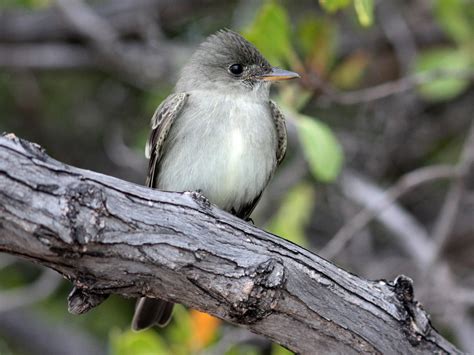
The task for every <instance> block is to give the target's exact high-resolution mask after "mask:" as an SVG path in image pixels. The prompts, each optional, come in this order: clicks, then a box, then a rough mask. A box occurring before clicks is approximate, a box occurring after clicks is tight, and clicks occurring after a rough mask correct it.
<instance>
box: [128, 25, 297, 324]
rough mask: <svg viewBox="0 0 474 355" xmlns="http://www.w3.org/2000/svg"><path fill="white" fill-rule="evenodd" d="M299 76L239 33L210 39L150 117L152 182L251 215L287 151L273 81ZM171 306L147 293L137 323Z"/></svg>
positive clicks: (159, 319) (155, 319)
mask: <svg viewBox="0 0 474 355" xmlns="http://www.w3.org/2000/svg"><path fill="white" fill-rule="evenodd" d="M298 77H299V75H298V74H296V73H293V72H290V71H286V70H282V69H279V68H275V67H272V66H271V65H270V64H269V63H268V61H267V60H266V59H265V58H264V57H263V56H262V55H261V54H260V52H259V51H258V50H257V48H255V47H254V46H253V45H252V44H251V43H250V42H248V41H247V40H246V39H244V38H243V37H242V36H241V35H239V34H238V33H235V32H232V31H230V30H222V31H219V32H217V33H216V34H214V35H212V36H210V37H209V38H207V39H206V41H205V42H204V43H202V44H201V46H200V47H199V48H198V49H197V51H196V52H195V53H194V54H193V56H192V57H191V59H190V60H189V63H188V64H187V65H186V66H185V67H184V68H183V71H182V73H181V77H180V79H179V81H178V83H177V85H176V88H175V91H174V93H173V94H171V95H170V96H168V97H167V98H166V99H165V100H164V101H163V102H162V103H161V105H160V106H159V107H158V108H157V109H156V111H155V114H154V115H153V117H152V119H151V129H152V132H151V135H150V138H149V139H148V142H147V145H146V156H147V158H149V159H150V162H149V171H148V178H147V181H146V184H147V186H149V187H153V188H156V189H160V190H167V191H197V192H199V193H201V194H202V195H204V196H205V197H206V198H208V199H209V201H211V202H212V203H214V204H215V205H217V206H218V207H219V208H221V209H224V210H226V211H229V212H230V213H232V214H234V215H235V216H238V217H240V218H243V219H248V218H249V215H250V213H252V211H253V209H254V208H255V205H256V204H257V202H258V200H259V199H260V196H261V195H262V192H263V190H264V189H265V187H266V186H267V184H268V181H269V180H270V178H271V177H272V175H273V173H274V171H275V169H276V167H277V166H278V165H279V164H280V163H281V161H282V159H283V157H284V156H285V151H286V126H285V119H284V117H283V115H282V113H281V112H280V110H279V109H278V107H277V106H276V104H275V103H274V102H273V101H271V100H270V97H269V92H270V83H271V82H272V81H276V80H287V79H293V78H298ZM172 309H173V304H172V303H170V302H167V301H163V300H160V299H151V298H145V297H143V298H141V299H140V300H139V301H138V303H137V307H136V309H135V316H134V318H133V323H132V328H133V329H134V330H141V329H146V328H149V327H151V326H153V325H158V326H161V327H163V326H165V325H166V324H168V322H169V320H170V318H171V312H172Z"/></svg>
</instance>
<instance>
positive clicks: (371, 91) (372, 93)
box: [312, 69, 474, 105]
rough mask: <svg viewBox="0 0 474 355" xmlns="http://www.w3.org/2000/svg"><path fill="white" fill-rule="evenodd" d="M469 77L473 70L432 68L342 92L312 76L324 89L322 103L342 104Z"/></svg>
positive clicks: (365, 100)
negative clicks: (427, 84) (439, 81)
mask: <svg viewBox="0 0 474 355" xmlns="http://www.w3.org/2000/svg"><path fill="white" fill-rule="evenodd" d="M447 78H452V79H468V80H472V79H473V78H474V71H472V70H446V69H443V70H432V71H428V72H422V73H417V74H414V75H409V76H405V77H403V78H400V79H397V80H394V81H389V82H387V83H383V84H381V85H377V86H373V87H370V88H367V89H361V90H357V91H350V92H341V91H338V90H336V89H334V88H333V87H331V86H329V85H328V84H327V83H322V82H321V81H320V80H318V79H317V78H312V79H313V80H312V81H313V84H314V86H315V87H316V88H318V89H322V90H323V92H324V95H323V96H321V97H320V98H318V102H320V103H322V104H329V103H338V104H342V105H354V104H359V103H365V102H371V101H375V100H379V99H382V98H384V97H387V96H391V95H395V94H399V93H402V92H405V91H407V90H411V89H413V88H415V87H416V86H418V85H422V84H426V83H430V82H433V81H435V80H439V79H447Z"/></svg>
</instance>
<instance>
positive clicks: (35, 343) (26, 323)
mask: <svg viewBox="0 0 474 355" xmlns="http://www.w3.org/2000/svg"><path fill="white" fill-rule="evenodd" d="M47 318H49V317H45V316H44V314H41V313H38V312H37V311H35V310H33V309H15V310H13V311H8V312H2V313H1V316H0V335H1V338H2V340H4V339H6V340H7V341H8V342H9V343H12V344H13V345H14V346H15V350H18V353H20V354H29V355H40V354H41V355H43V354H48V355H84V354H87V355H103V354H107V349H106V346H105V344H101V343H99V342H98V341H97V340H96V339H95V338H94V337H93V336H92V335H90V334H88V333H87V332H85V331H84V330H82V329H80V328H74V327H72V326H71V324H70V323H68V322H67V321H61V322H59V324H58V323H54V322H53V321H47Z"/></svg>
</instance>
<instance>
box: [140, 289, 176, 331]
mask: <svg viewBox="0 0 474 355" xmlns="http://www.w3.org/2000/svg"><path fill="white" fill-rule="evenodd" d="M172 312H173V303H170V302H167V301H163V300H160V299H155V298H146V297H142V298H140V299H139V300H138V301H137V306H136V308H135V315H134V316H133V321H132V329H133V330H135V331H139V330H144V329H148V328H150V327H152V326H154V325H157V326H159V327H164V326H166V325H167V324H168V323H169V321H170V319H171V314H172Z"/></svg>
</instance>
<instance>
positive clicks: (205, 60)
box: [177, 30, 299, 95]
mask: <svg viewBox="0 0 474 355" xmlns="http://www.w3.org/2000/svg"><path fill="white" fill-rule="evenodd" d="M294 78H299V75H298V74H297V73H294V72H290V71H287V70H283V69H280V68H276V67H272V66H271V65H270V63H269V62H268V61H267V60H266V59H265V57H264V56H263V55H262V54H261V53H260V52H259V51H258V49H257V48H255V46H254V45H253V44H252V43H250V42H249V41H247V40H246V39H245V38H244V37H242V36H241V35H240V34H238V33H236V32H233V31H230V30H221V31H219V32H217V33H216V34H213V35H211V36H209V37H208V38H207V39H206V40H205V41H204V42H203V43H202V44H201V45H200V47H199V48H198V49H197V50H196V52H195V53H194V54H193V56H192V57H191V59H190V60H189V62H188V64H187V65H186V66H185V67H184V68H183V71H182V73H181V77H180V79H179V81H178V84H177V90H178V91H191V90H217V91H222V90H226V91H229V92H232V93H249V92H254V93H258V92H260V93H266V94H267V95H268V91H269V87H270V83H271V82H273V81H279V80H288V79H294Z"/></svg>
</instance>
